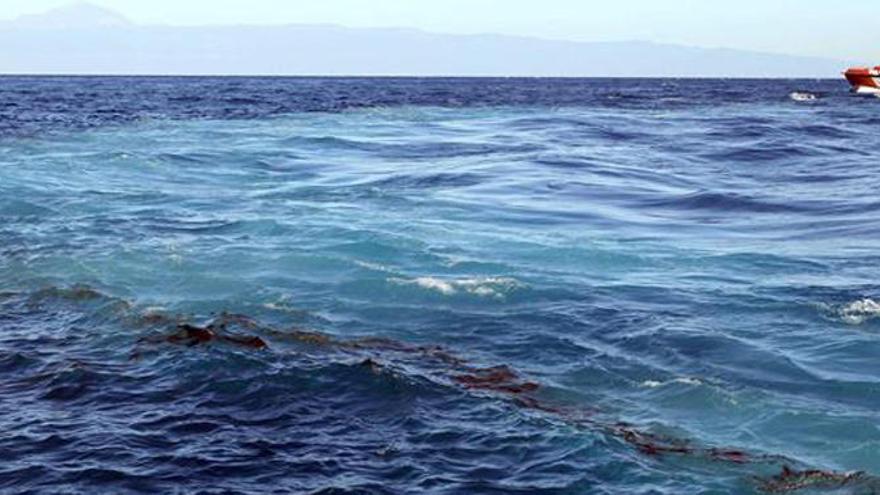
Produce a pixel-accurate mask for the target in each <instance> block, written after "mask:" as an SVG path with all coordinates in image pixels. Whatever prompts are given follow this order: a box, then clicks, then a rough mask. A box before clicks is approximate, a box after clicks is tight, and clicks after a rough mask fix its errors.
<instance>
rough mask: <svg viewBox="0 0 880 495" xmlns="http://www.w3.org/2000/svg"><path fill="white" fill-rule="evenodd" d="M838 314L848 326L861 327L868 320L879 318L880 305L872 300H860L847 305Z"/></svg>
mask: <svg viewBox="0 0 880 495" xmlns="http://www.w3.org/2000/svg"><path fill="white" fill-rule="evenodd" d="M838 314H839V315H840V318H841V319H843V321H845V322H846V323H849V324H850V325H861V324H862V323H864V322H866V321H868V320H870V319H873V318H880V303H878V302H877V301H875V300H873V299H868V298H865V299H861V300H859V301H854V302H851V303H849V304H847V305H846V306H844V307H843V308H841V309H840V311H839V313H838Z"/></svg>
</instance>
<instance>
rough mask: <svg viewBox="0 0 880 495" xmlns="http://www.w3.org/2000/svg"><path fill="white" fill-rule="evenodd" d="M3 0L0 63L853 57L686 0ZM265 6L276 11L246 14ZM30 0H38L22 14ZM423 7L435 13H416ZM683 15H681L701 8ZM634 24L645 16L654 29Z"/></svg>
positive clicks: (378, 69)
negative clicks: (723, 19)
mask: <svg viewBox="0 0 880 495" xmlns="http://www.w3.org/2000/svg"><path fill="white" fill-rule="evenodd" d="M8 1H9V2H11V4H10V5H9V6H7V8H6V9H4V15H5V16H6V17H12V19H9V20H2V19H0V42H2V43H3V44H4V46H6V47H8V49H7V50H6V51H5V53H2V54H0V73H60V74H68V73H85V74H91V73H107V74H267V75H466V76H479V75H487V76H503V75H511V76H517V75H521V76H623V77H639V76H665V77H704V76H709V77H834V76H836V75H837V74H838V73H839V70H840V69H842V68H844V67H843V66H844V65H845V64H847V63H849V61H853V60H856V61H858V60H857V59H856V58H855V57H853V56H839V57H838V56H829V55H823V56H813V55H810V54H809V53H805V51H806V48H804V49H803V50H801V51H787V52H786V51H784V50H783V48H784V45H778V46H777V45H772V44H765V45H764V46H763V47H762V46H755V47H741V46H736V45H735V44H725V43H723V42H722V41H723V40H722V39H720V38H717V39H714V42H713V41H712V40H713V38H711V37H704V38H700V37H699V36H696V32H695V31H693V30H688V29H686V27H687V26H684V25H681V22H679V23H678V24H677V25H679V28H680V33H681V36H679V37H678V38H680V39H675V37H670V36H668V35H667V34H668V33H667V34H664V31H665V30H668V26H667V24H668V22H667V21H668V20H669V19H666V17H668V15H670V14H671V13H673V12H675V11H676V9H673V8H671V6H678V7H681V6H682V5H684V4H689V3H693V2H689V1H687V0H670V1H668V2H665V3H664V5H665V6H666V7H667V8H666V10H664V9H659V10H658V9H656V8H655V7H650V5H653V4H650V5H649V4H647V3H645V2H644V1H643V0H636V1H635V4H632V3H631V5H634V6H636V7H638V6H639V5H642V4H644V5H642V6H643V7H645V9H643V10H641V11H640V12H642V14H643V15H637V16H633V15H632V14H631V13H629V14H626V15H625V16H624V17H626V18H627V19H629V20H631V21H632V24H633V25H632V26H630V27H627V28H625V29H624V28H621V26H619V25H618V24H619V23H618V22H616V21H615V19H617V20H618V21H619V20H620V19H618V18H619V17H620V16H621V15H623V13H622V11H619V10H618V9H616V8H614V7H607V6H601V7H598V8H596V9H585V8H583V5H582V4H581V5H579V6H575V5H573V3H572V1H571V0H547V1H546V2H544V3H543V4H542V6H541V8H540V9H535V8H533V7H528V6H525V5H524V4H523V3H522V2H510V3H509V4H507V5H508V6H509V8H506V9H501V8H500V6H499V8H498V9H496V13H501V14H503V15H501V14H499V15H495V16H490V15H486V14H487V12H483V11H482V10H481V9H486V8H488V7H490V6H492V5H496V4H497V3H498V2H497V1H496V0H474V2H473V4H472V6H473V8H472V9H466V8H464V7H463V4H462V2H461V1H459V0H447V2H446V3H444V5H443V6H442V7H443V8H441V6H440V5H439V4H437V2H432V1H427V0H426V1H424V2H420V7H419V9H421V10H419V9H416V10H413V9H412V8H411V7H412V5H410V4H412V3H414V2H409V3H407V4H406V5H404V4H402V3H400V1H399V0H382V1H381V2H378V3H376V4H375V5H374V4H372V3H371V6H370V9H369V10H367V9H364V8H363V6H362V5H361V6H359V7H357V6H355V4H356V3H357V2H355V1H354V0H327V1H325V2H321V4H320V8H318V7H316V6H315V5H302V6H297V7H296V9H291V7H290V5H289V4H286V5H282V4H280V3H279V2H277V1H275V0H254V1H252V2H249V5H251V6H253V8H252V9H249V10H248V11H247V15H241V16H234V17H233V18H228V17H226V15H227V14H229V15H231V14H234V13H236V12H239V10H240V6H241V5H243V4H242V2H212V3H211V4H210V7H211V8H204V9H202V11H201V14H202V15H201V16H196V15H193V13H192V10H191V9H192V8H193V6H194V5H201V6H202V7H208V4H206V3H204V2H202V1H201V0H198V1H194V2H185V4H186V5H177V3H174V4H172V3H170V2H168V1H167V0H157V1H155V2H150V5H151V6H153V8H154V10H153V11H150V12H153V13H152V14H150V15H145V11H143V10H142V9H140V8H139V7H142V6H143V5H144V2H139V1H135V0H95V1H94V2H88V3H86V2H75V3H70V2H64V1H58V0H35V1H31V2H27V3H26V5H25V2H22V1H20V0H8ZM744 1H745V3H747V4H748V3H750V2H751V0H744ZM786 2H788V0H781V1H780V2H779V3H778V4H781V3H786ZM178 3H181V2H178ZM801 3H805V2H801ZM807 3H809V2H807ZM458 4H462V5H458ZM778 4H777V5H778ZM856 4H859V2H856ZM271 6H274V7H276V11H275V14H276V15H274V16H271V17H261V16H260V15H259V13H260V12H262V11H263V10H264V9H265V8H267V7H271ZM346 6H347V7H348V8H344V7H346ZM692 6H693V5H692ZM38 7H48V8H49V10H47V11H41V12H37V13H33V11H34V9H35V8H38ZM160 7H164V8H160ZM438 9H440V10H439V11H438ZM875 9H876V8H875ZM637 10H638V9H637ZM699 11H700V9H697V12H696V13H697V14H699ZM155 12H161V13H162V15H158V14H156V13H155ZM432 12H433V13H438V12H439V14H442V15H436V16H433V17H432V16H430V15H428V14H430V13H432ZM444 12H445V14H443V13H444ZM712 12H713V13H717V9H716V10H715V11H712ZM464 13H467V14H464ZM649 13H651V14H654V15H647V14H649ZM14 14H17V15H14ZM352 14H357V15H355V16H352ZM415 14H421V15H415ZM480 14H483V15H480ZM527 14H533V17H531V18H530V19H529V18H527V17H528V16H527ZM565 14H568V18H566V20H565V21H564V22H563V21H562V19H563V16H564V15H565ZM703 15H704V16H705V15H707V12H706V11H703ZM547 16H549V17H547ZM554 16H557V17H554ZM685 17H686V18H687V19H690V21H688V23H691V24H693V19H699V18H700V16H699V15H690V16H685ZM710 17H711V16H710ZM426 18H431V19H432V21H431V22H428V23H426V22H424V21H425V19H426ZM551 18H552V19H556V20H557V21H558V23H554V22H549V21H548V20H550V19H551ZM648 18H650V19H649V20H650V22H648V21H647V20H648ZM597 20H604V21H607V24H608V25H607V26H604V24H603V23H602V22H600V23H599V24H603V26H604V27H603V28H602V29H588V30H583V32H584V33H591V34H590V35H580V36H576V35H574V34H572V33H573V32H574V31H573V29H574V27H575V26H576V25H577V24H578V23H579V22H582V23H584V25H586V26H592V27H594V28H595V27H596V26H598V24H597V22H598V21H597ZM734 20H735V18H734V19H733V20H729V22H733V21H734ZM742 20H743V19H740V21H742ZM764 20H765V21H766V19H764ZM527 21H528V22H527ZM548 22H549V23H548ZM646 22H648V24H645V23H646ZM672 24H673V25H676V24H675V23H672ZM697 24H699V23H697ZM734 24H735V23H734ZM709 25H710V26H711V23H709ZM792 25H793V26H796V25H797V24H796V23H792ZM516 26H519V27H516ZM542 26H544V27H542ZM546 26H553V27H554V28H556V29H554V30H553V31H552V32H551V31H548V30H547V29H546ZM566 26H568V27H566ZM614 26H617V27H616V28H615V27H614ZM640 26H641V27H640ZM645 26H653V28H652V29H654V31H655V32H654V34H651V33H650V32H648V31H645V30H644V27H645ZM700 26H701V27H700V29H704V28H705V27H706V26H703V25H700ZM538 28H541V29H538ZM716 28H717V26H716ZM71 29H73V30H77V31H76V32H71V31H70V30H71ZM614 29H617V31H614V32H616V33H617V34H616V36H615V35H614V34H613V33H612V31H613V30H614ZM731 32H733V33H740V30H731ZM794 32H795V34H796V33H797V32H798V29H797V28H795V29H794ZM566 33H568V35H567V34H566ZM740 34H741V33H740ZM757 34H759V35H760V33H757ZM615 38H619V39H615ZM757 38H761V36H757ZM789 38H790V39H797V36H789V37H787V38H786V39H789ZM689 39H690V40H691V41H688V40H689ZM701 39H702V40H703V41H704V42H705V43H702V44H701V43H699V40H701ZM823 41H828V40H824V39H823ZM731 43H732V42H731ZM831 44H832V43H827V42H826V43H823V45H831ZM757 45H759V44H757ZM776 48H778V49H776ZM865 63H870V62H869V61H866V62H865Z"/></svg>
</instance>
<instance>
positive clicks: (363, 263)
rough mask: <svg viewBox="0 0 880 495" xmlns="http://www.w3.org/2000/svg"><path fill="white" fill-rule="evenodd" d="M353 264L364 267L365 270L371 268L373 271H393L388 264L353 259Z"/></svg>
mask: <svg viewBox="0 0 880 495" xmlns="http://www.w3.org/2000/svg"><path fill="white" fill-rule="evenodd" d="M354 264H355V265H357V266H359V267H361V268H365V269H367V270H372V271H375V272H385V273H394V270H393V269H392V268H391V267H390V266H385V265H380V264H379V263H370V262H369V261H360V260H354Z"/></svg>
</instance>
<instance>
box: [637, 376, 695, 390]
mask: <svg viewBox="0 0 880 495" xmlns="http://www.w3.org/2000/svg"><path fill="white" fill-rule="evenodd" d="M702 384H703V382H702V381H700V380H698V379H696V378H676V379H674V380H667V381H665V382H658V381H656V380H647V381H644V382H642V384H641V386H642V387H644V388H660V387H666V386H668V385H690V386H694V387H696V386H699V385H702Z"/></svg>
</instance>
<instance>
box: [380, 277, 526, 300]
mask: <svg viewBox="0 0 880 495" xmlns="http://www.w3.org/2000/svg"><path fill="white" fill-rule="evenodd" d="M389 282H391V283H395V284H398V285H415V286H418V287H420V288H422V289H425V290H430V291H434V292H439V293H440V294H443V295H444V296H453V295H456V294H460V293H465V294H472V295H475V296H479V297H491V298H503V297H504V296H506V295H507V294H509V293H510V292H512V291H514V290H516V289H519V288H521V287H522V286H523V284H522V283H520V282H519V281H518V280H516V279H513V278H509V277H475V278H460V279H444V278H438V277H418V278H414V279H403V278H392V279H389Z"/></svg>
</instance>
